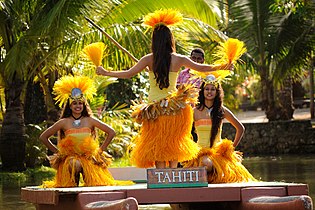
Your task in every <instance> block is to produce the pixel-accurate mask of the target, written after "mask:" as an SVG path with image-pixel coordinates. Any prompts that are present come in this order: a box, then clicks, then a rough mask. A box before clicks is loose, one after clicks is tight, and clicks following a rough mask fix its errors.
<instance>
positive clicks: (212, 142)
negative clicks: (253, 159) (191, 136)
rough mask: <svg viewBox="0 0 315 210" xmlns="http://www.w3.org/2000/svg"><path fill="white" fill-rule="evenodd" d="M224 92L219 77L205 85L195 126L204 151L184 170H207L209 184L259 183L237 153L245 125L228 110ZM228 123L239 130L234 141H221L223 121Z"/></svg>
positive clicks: (206, 80)
mask: <svg viewBox="0 0 315 210" xmlns="http://www.w3.org/2000/svg"><path fill="white" fill-rule="evenodd" d="M223 95H224V93H223V89H222V87H221V84H220V81H219V79H218V76H217V77H215V76H214V75H212V74H210V75H208V76H207V77H206V79H205V80H204V82H203V83H202V85H201V90H200V92H199V98H198V105H197V106H196V108H194V122H195V126H196V130H197V134H198V142H197V143H198V144H199V145H200V146H201V147H202V149H201V150H200V152H199V154H198V156H197V158H195V159H193V160H191V161H187V162H185V163H183V165H184V167H203V166H205V167H206V169H207V172H208V182H209V183H226V182H248V181H256V179H255V178H254V177H253V176H252V175H251V174H250V173H249V172H248V170H247V169H246V168H245V167H244V166H243V165H242V163H241V161H242V155H241V153H240V152H237V151H235V150H234V149H235V148H236V147H237V145H238V144H239V142H240V140H241V139H242V136H243V134H244V131H245V128H244V126H243V124H242V123H241V122H240V121H239V120H238V119H237V118H236V117H235V115H234V114H233V113H232V112H231V111H230V110H229V109H228V108H227V107H225V106H223ZM223 119H226V120H227V121H229V122H230V123H231V124H232V125H233V127H234V128H235V129H236V134H235V137H234V140H233V141H231V140H228V139H223V140H222V139H221V130H222V121H223Z"/></svg>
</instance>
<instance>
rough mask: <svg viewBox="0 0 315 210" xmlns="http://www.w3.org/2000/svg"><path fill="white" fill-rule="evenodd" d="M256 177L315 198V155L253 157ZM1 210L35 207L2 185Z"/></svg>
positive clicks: (160, 208) (249, 162) (250, 164)
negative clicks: (297, 187) (297, 186)
mask: <svg viewBox="0 0 315 210" xmlns="http://www.w3.org/2000/svg"><path fill="white" fill-rule="evenodd" d="M243 163H244V165H245V166H246V167H247V169H248V170H249V171H250V172H251V173H252V174H253V175H254V177H256V178H258V179H261V180H262V181H284V182H289V183H291V182H293V183H306V184H308V186H309V195H310V196H311V197H312V198H313V202H314V198H315V179H314V175H315V155H305V156H302V155H299V156H297V155H285V156H273V157H251V158H245V160H244V161H243ZM140 209H141V210H146V209H155V210H166V209H170V208H169V206H168V205H151V206H141V207H140ZM0 210H35V207H34V205H32V204H30V203H26V202H24V201H21V200H20V187H18V186H12V185H11V186H2V184H1V183H0Z"/></svg>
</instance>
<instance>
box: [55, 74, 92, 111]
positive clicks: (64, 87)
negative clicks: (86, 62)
mask: <svg viewBox="0 0 315 210" xmlns="http://www.w3.org/2000/svg"><path fill="white" fill-rule="evenodd" d="M53 94H54V95H56V97H55V100H56V103H59V106H60V107H62V106H63V105H64V104H65V103H66V102H67V100H68V98H70V99H72V100H80V99H83V98H85V99H87V100H91V99H92V98H93V95H95V94H96V87H95V86H94V84H93V80H92V79H91V78H89V77H87V76H72V75H68V76H63V77H61V78H60V79H59V80H57V81H56V82H55V85H54V87H53Z"/></svg>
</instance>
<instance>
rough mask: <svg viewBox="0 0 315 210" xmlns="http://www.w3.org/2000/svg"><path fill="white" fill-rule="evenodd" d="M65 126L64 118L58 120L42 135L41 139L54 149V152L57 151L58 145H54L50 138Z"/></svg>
mask: <svg viewBox="0 0 315 210" xmlns="http://www.w3.org/2000/svg"><path fill="white" fill-rule="evenodd" d="M62 127H63V120H62V119H61V120H59V121H57V122H56V123H55V124H53V125H52V126H50V127H49V128H47V129H46V130H45V131H44V132H43V133H42V134H41V135H40V136H39V139H40V140H41V141H42V142H43V144H45V146H46V147H47V148H48V149H49V150H50V151H52V152H53V153H57V152H58V149H57V147H56V145H54V144H53V143H52V142H51V141H50V140H49V138H50V137H51V136H53V135H54V134H56V133H57V132H58V131H59V130H61V129H62Z"/></svg>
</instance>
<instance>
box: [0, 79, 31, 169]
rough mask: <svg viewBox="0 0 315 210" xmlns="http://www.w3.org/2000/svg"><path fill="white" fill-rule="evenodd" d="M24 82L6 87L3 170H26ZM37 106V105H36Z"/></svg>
mask: <svg viewBox="0 0 315 210" xmlns="http://www.w3.org/2000/svg"><path fill="white" fill-rule="evenodd" d="M22 86H23V84H22V82H17V81H15V84H14V85H11V87H9V88H8V89H6V90H5V91H6V113H5V115H4V119H3V124H2V128H1V136H0V155H1V160H2V170H4V171H23V170H25V164H24V159H25V125H24V108H23V104H22V101H21V93H22ZM34 108H35V107H34Z"/></svg>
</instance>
